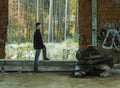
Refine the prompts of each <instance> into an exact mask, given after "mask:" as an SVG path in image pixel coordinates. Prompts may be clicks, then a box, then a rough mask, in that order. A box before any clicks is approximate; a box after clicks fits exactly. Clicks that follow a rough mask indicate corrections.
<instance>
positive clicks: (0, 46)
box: [0, 0, 8, 59]
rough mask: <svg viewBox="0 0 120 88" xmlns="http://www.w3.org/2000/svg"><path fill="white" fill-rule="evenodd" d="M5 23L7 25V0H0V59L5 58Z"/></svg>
mask: <svg viewBox="0 0 120 88" xmlns="http://www.w3.org/2000/svg"><path fill="white" fill-rule="evenodd" d="M7 25H8V0H0V59H1V58H5V43H6V41H7Z"/></svg>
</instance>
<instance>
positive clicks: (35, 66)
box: [34, 45, 46, 70]
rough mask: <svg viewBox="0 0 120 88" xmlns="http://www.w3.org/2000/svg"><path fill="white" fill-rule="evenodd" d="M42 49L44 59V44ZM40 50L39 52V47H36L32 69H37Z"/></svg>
mask: <svg viewBox="0 0 120 88" xmlns="http://www.w3.org/2000/svg"><path fill="white" fill-rule="evenodd" d="M42 50H43V58H44V59H45V58H46V46H45V45H44V47H43V49H42ZM40 52H41V49H36V52H35V60H34V70H38V59H39V56H40Z"/></svg>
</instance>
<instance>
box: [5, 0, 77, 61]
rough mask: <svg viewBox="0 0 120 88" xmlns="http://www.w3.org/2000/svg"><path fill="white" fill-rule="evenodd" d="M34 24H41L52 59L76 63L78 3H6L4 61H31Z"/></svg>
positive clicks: (22, 0)
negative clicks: (6, 20) (7, 14)
mask: <svg viewBox="0 0 120 88" xmlns="http://www.w3.org/2000/svg"><path fill="white" fill-rule="evenodd" d="M36 22H41V23H42V31H41V33H42V37H43V40H44V43H45V45H46V47H47V56H48V57H49V58H50V59H51V60H75V53H76V51H77V49H78V40H79V39H78V0H9V26H8V41H7V44H6V58H7V59H20V60H33V59H34V53H35V50H34V48H33V34H34V31H35V23H36ZM40 60H42V53H41V55H40Z"/></svg>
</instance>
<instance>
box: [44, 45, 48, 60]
mask: <svg viewBox="0 0 120 88" xmlns="http://www.w3.org/2000/svg"><path fill="white" fill-rule="evenodd" d="M43 58H44V60H49V59H48V58H47V53H46V46H45V45H44V48H43Z"/></svg>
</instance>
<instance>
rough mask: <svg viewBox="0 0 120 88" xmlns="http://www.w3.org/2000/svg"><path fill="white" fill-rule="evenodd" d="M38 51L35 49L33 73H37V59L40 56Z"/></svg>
mask: <svg viewBox="0 0 120 88" xmlns="http://www.w3.org/2000/svg"><path fill="white" fill-rule="evenodd" d="M40 51H41V50H40V49H36V52H35V60H34V71H38V59H39V56H40Z"/></svg>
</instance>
